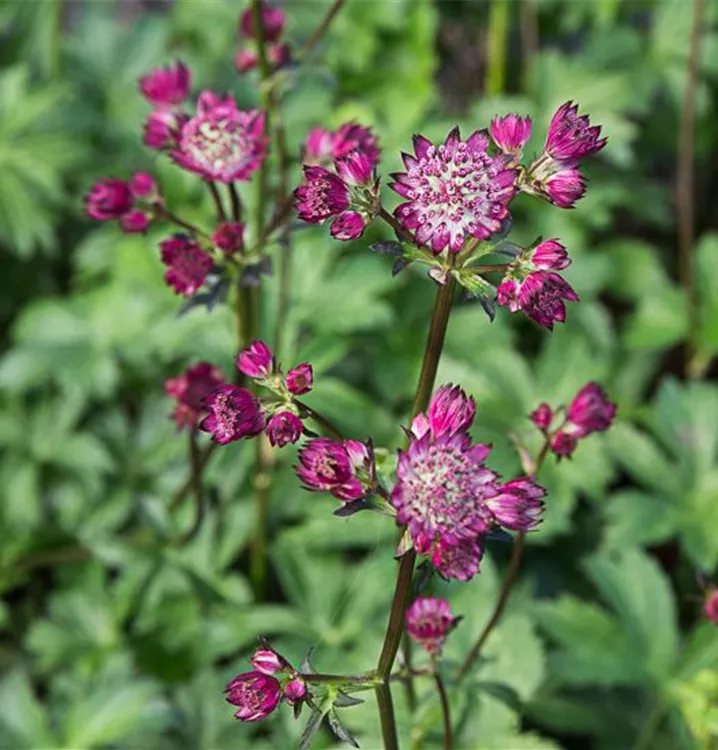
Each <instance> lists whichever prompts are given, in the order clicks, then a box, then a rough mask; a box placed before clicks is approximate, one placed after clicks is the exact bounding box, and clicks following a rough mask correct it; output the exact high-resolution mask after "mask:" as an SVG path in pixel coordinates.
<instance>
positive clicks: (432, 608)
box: [406, 596, 461, 658]
mask: <svg viewBox="0 0 718 750" xmlns="http://www.w3.org/2000/svg"><path fill="white" fill-rule="evenodd" d="M460 620H461V618H460V617H454V616H453V614H452V613H451V606H450V605H449V602H447V601H446V599H438V598H435V597H431V596H420V597H418V598H416V599H415V600H414V601H413V602H412V604H411V606H410V607H409V608H408V609H407V610H406V632H407V633H408V634H409V637H410V638H411V639H412V640H413V641H414V642H415V643H416V644H418V645H419V646H421V648H423V649H424V651H426V653H427V654H429V655H430V656H431V657H432V658H436V657H438V656H439V655H440V654H441V650H442V648H443V647H444V641H445V640H446V637H447V636H448V635H449V633H451V631H452V630H454V628H455V627H456V626H457V625H458V624H459V621H460Z"/></svg>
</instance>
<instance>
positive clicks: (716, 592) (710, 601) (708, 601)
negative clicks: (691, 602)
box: [703, 588, 718, 625]
mask: <svg viewBox="0 0 718 750" xmlns="http://www.w3.org/2000/svg"><path fill="white" fill-rule="evenodd" d="M703 612H704V613H705V616H706V617H707V618H708V619H709V620H710V621H711V622H713V623H715V624H716V625H718V588H715V589H712V590H711V591H709V592H708V594H707V595H706V598H705V601H704V602H703Z"/></svg>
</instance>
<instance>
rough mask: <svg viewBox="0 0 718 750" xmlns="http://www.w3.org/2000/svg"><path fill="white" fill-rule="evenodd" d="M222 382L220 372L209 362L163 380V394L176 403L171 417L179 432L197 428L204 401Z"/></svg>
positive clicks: (200, 363)
mask: <svg viewBox="0 0 718 750" xmlns="http://www.w3.org/2000/svg"><path fill="white" fill-rule="evenodd" d="M222 380H223V378H222V371H221V370H220V369H219V368H218V367H214V366H213V365H212V364H210V363H209V362H199V363H197V364H196V365H194V366H193V367H190V368H189V369H188V370H187V371H186V372H184V373H182V375H178V376H177V377H175V378H168V379H167V380H165V392H166V393H167V395H168V396H171V397H172V398H173V399H175V401H176V406H175V410H174V412H173V414H172V417H173V419H174V420H175V423H176V424H177V428H178V429H179V430H182V429H183V428H184V427H196V426H197V421H198V420H199V416H200V413H201V411H202V409H203V408H204V405H205V399H206V398H207V396H208V395H209V393H210V392H211V391H212V390H213V389H214V388H215V387H216V386H218V385H220V384H221V383H222Z"/></svg>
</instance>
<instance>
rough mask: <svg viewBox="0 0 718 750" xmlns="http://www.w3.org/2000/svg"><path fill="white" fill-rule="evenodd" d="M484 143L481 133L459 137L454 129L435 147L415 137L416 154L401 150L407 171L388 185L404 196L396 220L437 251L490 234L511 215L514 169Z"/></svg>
mask: <svg viewBox="0 0 718 750" xmlns="http://www.w3.org/2000/svg"><path fill="white" fill-rule="evenodd" d="M488 145H489V138H488V136H487V135H486V133H484V132H482V131H476V132H475V133H473V134H472V135H471V136H470V137H469V138H468V140H466V141H462V140H461V136H460V134H459V129H458V128H455V129H454V130H452V131H451V133H449V135H448V137H447V139H446V141H445V143H444V144H443V145H441V146H438V147H436V146H434V145H433V144H432V143H431V141H429V140H428V139H426V138H424V137H423V136H420V135H417V136H414V151H415V155H410V154H403V159H404V165H405V167H406V172H400V173H397V174H394V175H392V176H393V177H394V179H395V182H393V183H392V184H391V185H390V187H391V189H392V190H394V191H395V192H396V193H398V194H399V195H401V196H402V197H403V198H405V199H406V200H407V202H406V203H402V204H401V205H399V206H398V207H397V208H396V210H395V212H394V213H395V215H396V217H397V219H398V220H399V222H400V223H401V224H402V226H403V227H404V228H405V229H406V230H407V231H409V232H413V233H414V235H415V237H416V241H417V242H418V243H419V244H421V245H426V246H428V247H430V248H431V250H432V252H434V253H435V254H438V253H440V252H441V251H442V250H444V249H445V248H447V247H448V248H449V250H451V252H455V253H458V252H460V251H461V249H462V248H463V246H464V243H465V241H466V240H467V239H468V238H469V237H474V238H476V239H479V240H484V239H487V238H489V237H490V236H491V235H493V234H495V233H496V232H498V231H499V230H500V229H501V225H502V222H503V220H504V219H506V218H507V217H508V216H509V211H508V204H509V202H510V201H511V199H512V198H513V197H514V194H515V192H516V186H515V181H516V173H515V171H514V170H513V169H509V168H508V159H509V157H507V156H505V155H503V154H499V155H497V156H491V155H489V153H488V152H487V148H488Z"/></svg>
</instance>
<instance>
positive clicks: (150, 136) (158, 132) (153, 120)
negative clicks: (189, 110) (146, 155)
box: [142, 109, 186, 151]
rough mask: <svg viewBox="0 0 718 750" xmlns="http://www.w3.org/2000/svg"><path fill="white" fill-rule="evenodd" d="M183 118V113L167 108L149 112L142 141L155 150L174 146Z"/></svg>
mask: <svg viewBox="0 0 718 750" xmlns="http://www.w3.org/2000/svg"><path fill="white" fill-rule="evenodd" d="M185 120H186V117H185V116H184V115H178V114H176V113H174V112H169V111H168V110H161V109H156V110H155V111H154V112H150V114H149V115H148V117H147V120H146V122H145V127H144V135H143V137H142V141H143V143H144V144H145V146H148V147H149V148H152V149H154V150H155V151H160V150H161V149H165V148H172V147H174V146H176V145H177V141H178V140H179V137H180V131H181V129H182V125H183V124H184V122H185Z"/></svg>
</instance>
